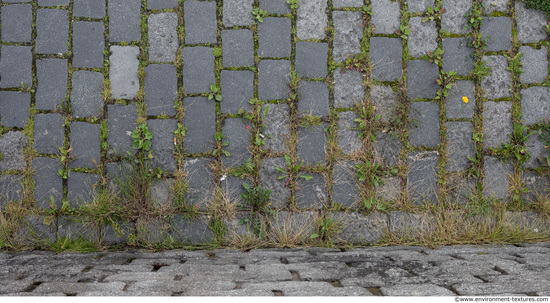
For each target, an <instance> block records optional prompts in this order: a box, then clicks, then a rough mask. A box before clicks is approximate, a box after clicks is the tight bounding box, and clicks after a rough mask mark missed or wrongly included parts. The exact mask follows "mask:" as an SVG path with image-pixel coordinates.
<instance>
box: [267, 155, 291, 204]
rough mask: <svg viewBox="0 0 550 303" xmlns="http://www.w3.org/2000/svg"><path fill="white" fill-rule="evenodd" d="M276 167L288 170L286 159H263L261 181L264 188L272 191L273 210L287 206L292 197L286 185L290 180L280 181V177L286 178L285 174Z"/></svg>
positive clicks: (283, 179) (282, 179)
mask: <svg viewBox="0 0 550 303" xmlns="http://www.w3.org/2000/svg"><path fill="white" fill-rule="evenodd" d="M276 167H278V168H281V169H283V170H287V169H288V168H287V166H286V162H285V159H284V158H268V159H263V160H262V162H261V164H260V181H261V185H262V188H264V189H271V197H270V198H271V205H270V206H271V207H273V208H282V207H285V206H286V203H287V201H288V198H289V197H290V189H289V188H288V187H287V186H286V185H285V184H286V182H287V181H288V178H281V179H279V177H281V176H285V174H284V173H282V172H280V171H278V170H277V169H275V168H276Z"/></svg>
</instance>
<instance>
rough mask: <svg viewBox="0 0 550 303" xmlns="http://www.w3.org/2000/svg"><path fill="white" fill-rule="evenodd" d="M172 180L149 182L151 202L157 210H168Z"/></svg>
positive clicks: (170, 204)
mask: <svg viewBox="0 0 550 303" xmlns="http://www.w3.org/2000/svg"><path fill="white" fill-rule="evenodd" d="M173 185H174V179H167V180H155V181H153V182H151V187H150V188H149V190H150V192H151V201H153V205H154V206H155V207H156V208H158V209H168V208H169V207H171V206H172V186H173Z"/></svg>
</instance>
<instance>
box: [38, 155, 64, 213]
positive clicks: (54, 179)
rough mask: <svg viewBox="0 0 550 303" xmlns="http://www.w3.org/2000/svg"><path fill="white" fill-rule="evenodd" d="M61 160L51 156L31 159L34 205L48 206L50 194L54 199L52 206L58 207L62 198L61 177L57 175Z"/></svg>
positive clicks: (60, 167) (39, 206)
mask: <svg viewBox="0 0 550 303" xmlns="http://www.w3.org/2000/svg"><path fill="white" fill-rule="evenodd" d="M62 168H63V166H62V165H61V162H59V160H57V159H52V158H45V157H41V158H35V159H34V160H33V161H32V169H33V170H34V172H35V175H34V178H33V179H34V184H35V190H34V198H35V199H36V207H38V208H50V196H52V197H53V199H54V202H55V204H54V206H55V207H56V209H60V208H61V206H62V200H63V179H62V178H61V177H60V176H58V175H57V172H58V170H60V169H62Z"/></svg>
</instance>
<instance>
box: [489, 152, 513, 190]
mask: <svg viewBox="0 0 550 303" xmlns="http://www.w3.org/2000/svg"><path fill="white" fill-rule="evenodd" d="M484 167H485V171H484V175H485V178H484V179H483V185H484V190H483V193H484V194H485V195H486V196H487V197H490V196H493V197H495V198H497V199H507V198H508V196H509V195H508V184H509V181H508V180H509V177H510V176H511V175H512V174H513V173H514V169H513V167H512V164H510V163H503V162H501V161H499V160H498V159H497V158H495V157H490V156H485V157H484Z"/></svg>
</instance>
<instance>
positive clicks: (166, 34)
mask: <svg viewBox="0 0 550 303" xmlns="http://www.w3.org/2000/svg"><path fill="white" fill-rule="evenodd" d="M177 28H178V15H177V14H176V13H160V14H151V15H149V19H148V21H147V29H148V31H149V32H148V34H147V38H148V42H149V60H151V61H155V62H171V61H174V60H176V53H177V52H178V47H179V44H178V32H177ZM185 28H186V29H187V28H188V27H187V26H186V27H185Z"/></svg>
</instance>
